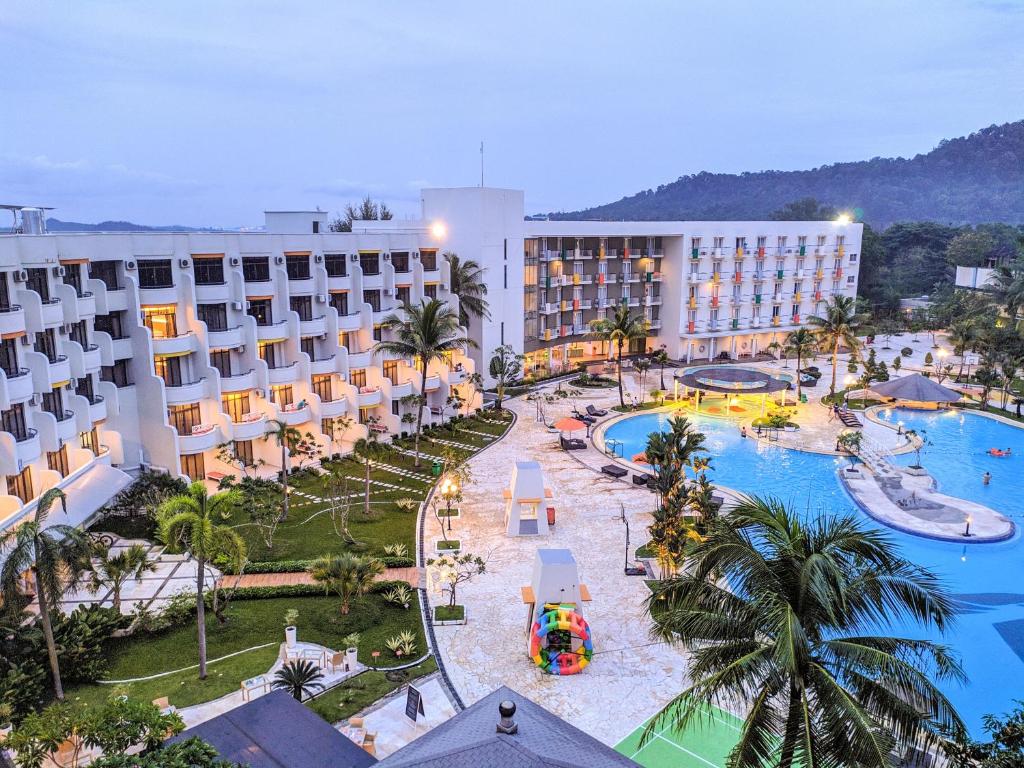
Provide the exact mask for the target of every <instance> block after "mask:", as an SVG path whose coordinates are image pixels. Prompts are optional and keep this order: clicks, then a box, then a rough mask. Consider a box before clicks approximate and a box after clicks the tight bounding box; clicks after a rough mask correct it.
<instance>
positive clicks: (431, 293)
mask: <svg viewBox="0 0 1024 768" xmlns="http://www.w3.org/2000/svg"><path fill="white" fill-rule="evenodd" d="M423 296H424V298H427V299H436V298H437V283H428V284H427V285H424V286H423Z"/></svg>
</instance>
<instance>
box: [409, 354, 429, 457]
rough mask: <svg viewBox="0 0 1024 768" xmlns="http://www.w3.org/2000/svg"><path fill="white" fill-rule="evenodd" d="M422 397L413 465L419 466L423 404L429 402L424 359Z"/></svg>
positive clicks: (418, 410) (417, 414)
mask: <svg viewBox="0 0 1024 768" xmlns="http://www.w3.org/2000/svg"><path fill="white" fill-rule="evenodd" d="M420 384H421V386H420V397H421V398H422V399H421V400H420V402H419V407H418V408H417V410H416V439H415V444H414V446H413V449H414V450H415V451H416V458H415V460H414V461H413V463H412V465H413V466H414V467H418V466H419V465H420V430H421V429H422V428H423V406H425V405H426V404H427V361H426V360H424V361H423V367H422V369H421V371H420Z"/></svg>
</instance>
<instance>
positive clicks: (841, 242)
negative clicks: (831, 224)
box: [836, 235, 846, 245]
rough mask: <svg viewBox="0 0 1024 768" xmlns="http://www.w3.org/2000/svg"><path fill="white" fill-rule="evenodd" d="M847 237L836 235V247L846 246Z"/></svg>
mask: <svg viewBox="0 0 1024 768" xmlns="http://www.w3.org/2000/svg"><path fill="white" fill-rule="evenodd" d="M845 244H846V235H836V245H845Z"/></svg>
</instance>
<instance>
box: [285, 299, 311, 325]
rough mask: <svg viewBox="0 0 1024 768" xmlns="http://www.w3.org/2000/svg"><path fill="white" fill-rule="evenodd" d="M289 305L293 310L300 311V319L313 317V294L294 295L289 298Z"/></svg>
mask: <svg viewBox="0 0 1024 768" xmlns="http://www.w3.org/2000/svg"><path fill="white" fill-rule="evenodd" d="M288 305H289V306H290V307H291V310H292V312H298V313H299V320H312V319H313V297H312V296H292V297H291V298H289V299H288Z"/></svg>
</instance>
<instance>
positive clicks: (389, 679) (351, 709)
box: [306, 656, 437, 723]
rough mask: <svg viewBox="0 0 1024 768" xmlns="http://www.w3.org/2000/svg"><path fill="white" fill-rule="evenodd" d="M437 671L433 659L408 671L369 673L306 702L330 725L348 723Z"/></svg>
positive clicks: (364, 673) (357, 676) (371, 671)
mask: <svg viewBox="0 0 1024 768" xmlns="http://www.w3.org/2000/svg"><path fill="white" fill-rule="evenodd" d="M436 671H437V662H436V661H434V657H433V656H431V657H430V658H429V659H427V660H426V661H424V662H423V663H422V664H418V665H416V666H415V667H409V669H406V670H402V671H401V672H398V673H396V672H392V673H387V672H377V671H374V670H370V671H368V672H363V673H362V674H360V675H356V676H355V677H353V678H350V679H348V680H346V681H345V682H344V683H342V684H341V685H337V686H335V687H334V688H331V689H330V690H329V691H325V692H324V693H323V694H322V695H320V696H317V697H316V698H315V699H311V700H310V701H307V702H306V706H307V707H309V708H310V709H312V710H313V711H314V712H316V713H317V714H318V715H320V717H322V718H323V719H324V720H326V721H327V722H329V723H335V722H337V721H338V720H347V719H348V718H350V717H352V715H354V714H355V713H356V712H360V711H362V710H364V709H366V707H368V706H370V705H371V704H373V702H375V701H377V700H378V699H380V698H383V697H384V696H387V695H388V694H389V693H392V692H393V691H396V690H398V689H399V688H401V687H402V686H403V685H405V684H406V683H409V682H412V681H413V680H416V679H417V678H420V677H423V676H425V675H429V674H431V673H433V672H436ZM399 676H400V677H399ZM395 678H397V679H395Z"/></svg>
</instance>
